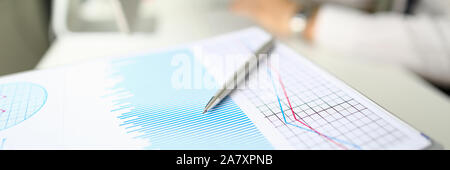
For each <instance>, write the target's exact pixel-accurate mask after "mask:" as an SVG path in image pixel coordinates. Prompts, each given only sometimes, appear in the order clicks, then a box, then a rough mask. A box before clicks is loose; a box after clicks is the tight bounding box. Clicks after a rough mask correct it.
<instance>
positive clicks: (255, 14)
mask: <svg viewBox="0 0 450 170" xmlns="http://www.w3.org/2000/svg"><path fill="white" fill-rule="evenodd" d="M298 9H299V5H297V4H296V3H294V2H292V1H290V0H235V1H234V2H233V5H232V10H233V11H234V12H236V13H238V14H241V15H244V16H247V17H250V18H251V19H253V20H255V21H256V22H257V23H259V24H260V25H261V26H263V27H265V28H266V29H268V30H269V31H271V32H273V33H275V34H278V35H281V36H286V35H289V34H290V33H291V29H290V26H289V24H290V20H291V18H292V17H293V16H294V15H295V13H296V11H297V10H298Z"/></svg>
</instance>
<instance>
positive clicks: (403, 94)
mask: <svg viewBox="0 0 450 170" xmlns="http://www.w3.org/2000/svg"><path fill="white" fill-rule="evenodd" d="M170 1H177V3H179V4H180V5H172V4H171V3H170V2H169V0H165V1H155V4H154V5H155V6H157V7H158V8H157V10H156V11H155V13H156V14H158V26H157V29H156V32H154V33H152V34H146V35H131V36H126V35H120V34H112V33H109V34H93V33H91V34H68V35H63V36H60V37H59V38H58V39H57V40H56V42H54V44H53V45H52V47H51V48H50V50H49V51H48V52H47V54H46V55H45V56H44V57H43V59H42V60H41V62H40V63H39V64H38V66H37V69H43V68H49V67H53V66H59V65H64V64H68V63H76V62H81V61H85V60H88V59H92V58H98V57H103V56H119V55H127V54H129V53H136V52H140V51H147V50H149V49H156V48H162V47H168V46H171V45H176V44H180V43H188V42H190V41H195V40H200V39H203V38H208V37H211V36H214V35H218V34H221V33H225V32H230V31H234V30H238V29H241V28H245V27H248V26H251V25H254V24H253V23H251V22H250V21H248V20H245V19H242V18H239V17H236V16H234V15H233V14H230V13H229V12H228V10H227V9H226V8H224V7H223V6H222V7H220V6H218V5H217V4H214V3H202V2H207V1H199V0H197V1H194V2H195V3H192V1H190V2H191V3H186V2H183V1H182V0H170ZM209 2H211V1H209ZM220 3H222V5H223V1H222V2H220ZM181 4H182V5H181ZM173 11H176V12H173ZM283 41H284V42H285V43H286V44H288V45H289V46H291V47H293V48H294V49H295V50H296V51H298V52H299V53H300V54H302V55H304V56H305V57H307V58H309V59H311V60H312V61H314V62H315V63H317V64H318V65H320V66H321V67H322V68H324V69H326V70H328V71H329V72H330V73H332V74H334V75H336V76H337V77H338V78H340V79H341V80H343V81H345V82H346V83H347V84H349V85H350V86H352V87H353V88H355V89H356V90H358V91H360V92H361V93H362V94H364V95H366V96H367V97H368V98H370V99H372V100H373V101H375V102H376V103H378V104H379V105H381V106H382V107H384V108H385V109H387V110H389V111H390V112H391V113H393V114H394V115H396V116H397V117H399V118H400V119H402V120H404V121H406V122H407V123H409V124H410V125H412V126H413V127H415V128H417V129H418V130H420V131H422V132H424V133H425V134H427V135H429V136H430V137H431V138H433V139H435V140H436V141H437V142H439V143H440V144H442V145H443V146H444V147H445V148H446V149H450V99H449V98H448V97H447V96H445V95H443V94H441V93H440V92H438V91H437V90H435V89H434V88H433V87H431V86H429V85H428V84H427V83H426V82H424V81H422V80H421V79H420V78H418V77H417V76H415V75H413V74H412V73H410V72H408V71H406V70H403V69H400V68H395V67H392V66H383V65H376V64H371V63H365V62H361V61H355V60H352V59H350V58H346V57H337V56H335V55H333V54H330V53H327V52H326V51H324V50H319V49H314V48H310V47H308V45H305V44H303V43H302V42H301V41H300V40H296V39H285V40H283Z"/></svg>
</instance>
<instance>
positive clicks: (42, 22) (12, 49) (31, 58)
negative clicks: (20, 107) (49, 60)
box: [0, 0, 51, 75]
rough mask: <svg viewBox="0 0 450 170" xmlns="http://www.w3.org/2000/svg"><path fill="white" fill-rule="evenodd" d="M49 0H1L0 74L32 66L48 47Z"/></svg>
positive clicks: (27, 68) (31, 67) (49, 40)
mask: <svg viewBox="0 0 450 170" xmlns="http://www.w3.org/2000/svg"><path fill="white" fill-rule="evenodd" d="M49 23H50V0H33V1H27V0H0V37H1V38H0V75H5V74H9V73H15V72H19V71H24V70H29V69H33V68H34V67H35V66H36V64H37V63H38V62H39V60H40V59H41V57H42V56H43V55H44V54H45V52H46V51H47V49H48V48H49V46H50V43H51V39H50V36H49V31H50V29H49Z"/></svg>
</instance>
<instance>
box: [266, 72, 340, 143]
mask: <svg viewBox="0 0 450 170" xmlns="http://www.w3.org/2000/svg"><path fill="white" fill-rule="evenodd" d="M269 68H271V69H272V67H271V66H270V64H269ZM272 70H275V72H276V73H277V76H278V81H279V82H280V85H281V89H283V93H284V96H285V97H286V100H287V102H288V104H289V108H290V110H291V112H292V115H293V116H294V119H295V120H296V121H297V122H300V123H301V124H302V125H304V126H306V127H308V128H309V129H311V130H312V131H314V132H316V133H317V134H318V135H320V136H322V137H324V138H325V139H327V140H328V141H330V142H332V143H333V144H335V145H337V146H338V147H340V148H342V149H345V150H347V149H348V148H347V147H345V146H343V145H341V144H340V143H337V142H336V141H334V140H332V139H330V138H329V137H328V136H326V135H323V134H322V133H320V132H318V131H317V130H315V129H314V128H312V127H311V126H309V125H307V124H306V123H304V122H302V121H300V120H298V119H297V116H295V112H294V109H292V105H291V101H290V100H289V97H288V95H287V92H286V88H285V87H284V83H283V81H282V80H281V76H280V73H279V72H278V70H276V69H272Z"/></svg>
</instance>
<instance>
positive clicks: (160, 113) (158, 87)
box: [110, 49, 273, 149]
mask: <svg viewBox="0 0 450 170" xmlns="http://www.w3.org/2000/svg"><path fill="white" fill-rule="evenodd" d="M180 54H182V55H186V56H189V60H190V61H191V63H189V64H191V65H195V64H199V63H196V62H197V61H196V60H195V59H194V57H193V54H192V52H191V51H190V50H187V49H181V50H174V51H169V52H163V53H156V54H151V55H143V56H136V57H131V58H130V57H128V58H124V59H117V60H114V61H112V62H111V64H112V68H113V70H114V73H112V74H111V78H114V77H116V76H118V77H121V78H123V81H121V82H119V83H117V84H116V85H115V87H114V88H113V89H124V90H125V91H126V92H128V93H131V94H132V97H127V98H121V99H117V100H115V101H113V102H114V103H116V105H117V106H118V107H119V106H120V108H119V109H114V110H112V111H113V112H115V111H117V112H123V111H124V110H127V112H126V113H121V114H120V116H118V117H117V118H118V119H120V120H121V121H122V124H121V125H120V126H122V127H123V128H125V129H126V130H127V132H128V133H129V134H133V135H134V136H135V138H139V139H148V141H149V146H148V147H146V149H273V147H272V145H271V144H270V143H269V142H268V140H267V139H266V138H265V137H264V136H263V135H262V133H261V132H260V131H259V130H258V129H257V128H256V126H255V125H254V124H253V122H252V121H251V120H250V119H249V118H248V117H247V116H246V115H245V113H244V112H243V111H242V110H241V109H240V108H239V107H238V106H237V105H236V104H235V103H234V102H233V100H232V99H231V98H227V99H226V100H225V101H223V102H222V103H221V104H220V105H218V106H217V107H215V109H213V110H211V111H210V112H208V113H206V114H202V111H203V108H204V106H205V104H206V102H208V100H209V98H210V97H211V96H213V94H214V93H215V90H216V89H207V88H200V89H176V88H173V87H172V84H171V77H172V74H173V73H174V72H175V70H176V69H177V68H176V67H174V66H173V65H171V62H172V59H173V58H172V57H173V56H175V55H180ZM124 63H129V64H124ZM201 72H202V73H203V74H204V75H205V76H210V75H209V74H208V73H207V72H206V70H205V69H204V68H203V67H202V70H201ZM192 83H194V82H192ZM123 92H124V91H116V92H115V94H110V95H112V96H114V95H116V96H120V95H121V94H122V93H123ZM130 108H132V109H130Z"/></svg>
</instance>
